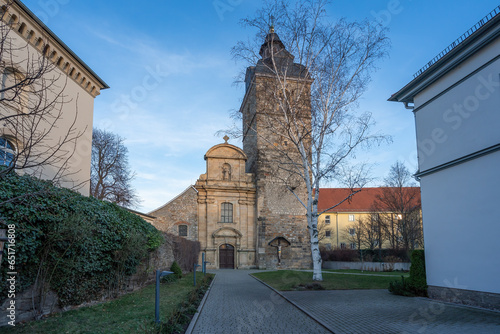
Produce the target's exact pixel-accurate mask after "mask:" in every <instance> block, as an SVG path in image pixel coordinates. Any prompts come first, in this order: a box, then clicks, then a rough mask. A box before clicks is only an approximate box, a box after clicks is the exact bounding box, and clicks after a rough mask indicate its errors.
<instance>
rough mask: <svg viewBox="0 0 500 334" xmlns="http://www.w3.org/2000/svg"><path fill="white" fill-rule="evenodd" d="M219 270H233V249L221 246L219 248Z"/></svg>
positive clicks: (229, 246) (228, 246) (226, 245)
mask: <svg viewBox="0 0 500 334" xmlns="http://www.w3.org/2000/svg"><path fill="white" fill-rule="evenodd" d="M219 268H220V269H234V247H233V246H231V245H230V244H222V245H220V247H219Z"/></svg>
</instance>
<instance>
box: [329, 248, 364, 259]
mask: <svg viewBox="0 0 500 334" xmlns="http://www.w3.org/2000/svg"><path fill="white" fill-rule="evenodd" d="M320 252H321V258H322V260H323V261H348V262H352V261H359V257H358V251H357V250H354V249H341V248H335V249H332V250H326V249H320Z"/></svg>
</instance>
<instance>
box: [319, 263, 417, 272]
mask: <svg viewBox="0 0 500 334" xmlns="http://www.w3.org/2000/svg"><path fill="white" fill-rule="evenodd" d="M410 266H411V263H410V262H343V261H323V264H322V267H323V269H356V270H365V271H393V270H404V271H409V270H410Z"/></svg>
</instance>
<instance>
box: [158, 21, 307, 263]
mask: <svg viewBox="0 0 500 334" xmlns="http://www.w3.org/2000/svg"><path fill="white" fill-rule="evenodd" d="M260 55H261V57H262V59H260V60H259V61H258V62H257V64H256V66H251V67H249V68H248V69H247V74H246V92H245V97H244V99H243V102H242V105H241V108H240V112H241V113H242V116H243V117H242V119H243V149H241V148H239V147H236V146H234V145H231V144H229V143H228V142H227V140H228V139H229V138H228V137H225V138H224V139H225V142H224V143H221V144H219V145H216V146H214V147H212V148H210V149H209V150H208V151H207V153H206V154H205V160H206V166H207V168H206V173H204V174H202V175H200V177H199V179H198V180H197V181H196V184H195V185H192V186H190V187H188V188H187V189H186V190H185V191H184V192H183V193H181V194H180V195H179V196H177V197H176V198H174V199H173V200H171V201H170V202H168V203H166V204H165V205H163V206H162V207H160V208H158V209H156V210H154V211H152V212H150V213H149V215H152V216H155V217H156V219H155V221H154V222H153V224H154V225H155V226H156V227H157V228H158V229H160V230H164V231H169V232H171V233H173V234H177V235H180V236H183V237H186V238H188V239H190V240H197V241H199V242H200V244H201V250H202V252H204V253H205V254H206V261H208V262H209V264H208V265H207V267H208V268H214V269H220V268H235V269H237V268H260V269H274V268H310V267H311V266H312V261H311V250H310V242H309V232H308V229H307V220H306V216H305V213H306V211H305V209H304V208H303V207H302V205H301V204H300V202H299V200H298V199H297V197H299V199H300V200H302V201H303V202H305V195H306V192H305V186H304V185H303V184H302V183H300V182H299V181H297V182H295V185H294V192H295V195H294V194H292V193H291V192H290V191H289V190H288V187H289V184H286V183H287V181H284V180H285V179H286V178H287V176H286V175H284V174H283V171H279V168H276V164H277V162H278V161H279V157H278V155H279V154H278V152H281V153H283V152H286V153H287V156H292V157H296V158H297V159H299V157H298V155H297V153H295V152H294V151H293V148H292V146H291V145H288V143H287V140H286V138H283V137H281V136H280V135H279V134H277V133H276V131H273V128H272V127H270V126H269V125H270V124H271V123H274V122H279V119H278V118H279V117H280V116H279V113H277V112H275V110H276V109H277V105H276V104H277V103H279V101H278V102H276V101H277V100H276V99H275V98H273V95H276V91H277V89H276V81H277V80H276V77H275V76H273V73H272V66H274V65H275V64H278V66H279V67H280V68H286V72H287V74H286V79H287V80H288V83H289V85H288V87H287V89H288V90H289V91H291V92H292V93H290V94H295V97H296V98H297V99H296V100H298V101H300V103H301V106H302V109H301V110H302V112H303V115H304V116H303V119H304V124H307V125H308V126H310V120H311V109H310V82H308V81H307V78H306V76H307V69H306V68H305V67H303V66H302V65H299V64H296V63H294V62H293V56H292V55H291V54H290V53H289V52H288V51H287V50H286V49H285V46H284V45H283V43H282V42H281V41H280V39H279V37H278V35H277V34H276V33H274V31H273V30H272V29H271V31H270V33H269V34H268V35H267V37H266V40H265V42H264V44H263V45H262V47H261V49H260ZM274 68H276V67H274ZM304 82H305V87H306V89H303V87H304ZM287 92H288V91H287ZM273 117H277V118H276V119H274V118H273ZM296 195H297V197H296ZM200 263H201V258H200Z"/></svg>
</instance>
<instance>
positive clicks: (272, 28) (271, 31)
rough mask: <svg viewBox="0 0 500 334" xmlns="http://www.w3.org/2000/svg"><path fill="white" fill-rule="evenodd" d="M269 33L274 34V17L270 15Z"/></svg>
mask: <svg viewBox="0 0 500 334" xmlns="http://www.w3.org/2000/svg"><path fill="white" fill-rule="evenodd" d="M269 33H270V34H274V16H272V15H271V26H270V27H269Z"/></svg>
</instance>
